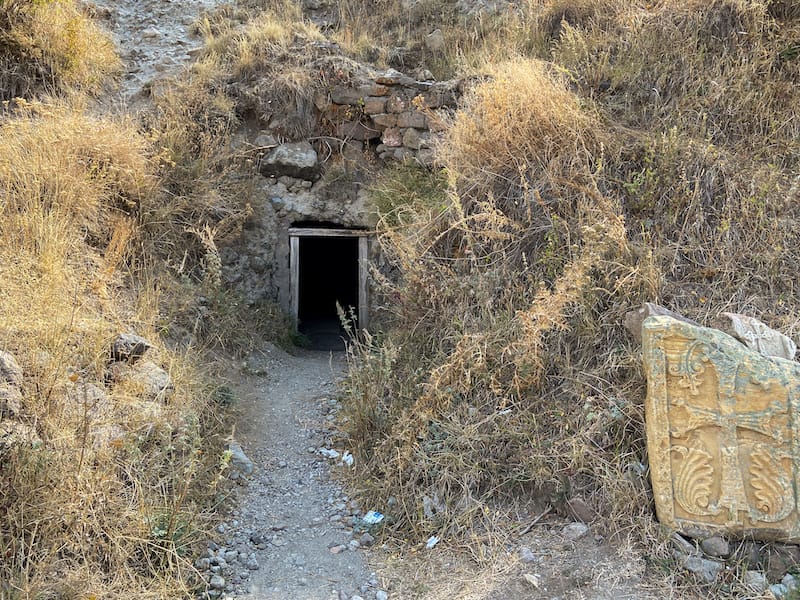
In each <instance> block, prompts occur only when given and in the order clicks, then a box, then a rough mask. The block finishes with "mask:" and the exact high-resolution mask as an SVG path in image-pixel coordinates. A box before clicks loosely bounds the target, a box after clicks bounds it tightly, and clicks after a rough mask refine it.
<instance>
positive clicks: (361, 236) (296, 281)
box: [289, 227, 372, 330]
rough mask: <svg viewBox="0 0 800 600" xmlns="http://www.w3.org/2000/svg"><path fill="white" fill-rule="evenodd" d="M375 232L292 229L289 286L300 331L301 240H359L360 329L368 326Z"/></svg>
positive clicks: (294, 316)
mask: <svg viewBox="0 0 800 600" xmlns="http://www.w3.org/2000/svg"><path fill="white" fill-rule="evenodd" d="M371 236H372V232H370V231H365V230H360V229H326V228H321V227H290V228H289V287H290V294H291V304H290V311H291V316H292V322H293V323H294V328H295V330H297V321H298V315H299V313H300V238H303V237H346V238H358V324H357V325H358V328H359V329H366V328H367V327H368V326H369V285H368V282H369V239H370V237H371Z"/></svg>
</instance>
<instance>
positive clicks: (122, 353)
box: [111, 333, 153, 365]
mask: <svg viewBox="0 0 800 600" xmlns="http://www.w3.org/2000/svg"><path fill="white" fill-rule="evenodd" d="M152 347H153V344H151V343H150V342H149V341H148V340H146V339H145V338H143V337H141V336H138V335H136V334H135V333H120V334H119V335H118V336H117V337H116V339H115V340H114V341H113V342H111V359H112V360H115V361H118V362H120V361H121V362H126V363H128V364H130V365H132V364H134V363H135V362H136V361H138V360H139V359H140V358H142V356H144V354H145V352H147V351H148V350H150V349H151V348H152Z"/></svg>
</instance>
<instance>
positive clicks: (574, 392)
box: [343, 0, 800, 593]
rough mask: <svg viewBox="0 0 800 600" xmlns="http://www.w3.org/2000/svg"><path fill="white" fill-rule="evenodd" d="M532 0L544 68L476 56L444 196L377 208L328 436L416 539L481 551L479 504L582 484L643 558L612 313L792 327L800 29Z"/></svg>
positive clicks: (578, 492)
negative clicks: (339, 409)
mask: <svg viewBox="0 0 800 600" xmlns="http://www.w3.org/2000/svg"><path fill="white" fill-rule="evenodd" d="M528 8H529V9H530V10H531V12H530V13H529V19H530V20H529V21H528V22H529V23H530V24H531V30H530V31H529V33H528V36H529V40H530V42H531V43H530V46H529V51H530V52H532V53H533V54H534V55H535V56H538V57H541V58H544V59H546V60H545V61H541V60H536V59H516V60H513V61H511V62H510V63H505V64H503V65H500V66H497V65H495V66H494V67H492V66H491V64H490V63H489V62H488V61H487V62H486V64H487V65H489V66H484V67H483V69H482V71H481V72H482V73H483V74H484V75H486V77H485V78H484V79H483V81H482V82H481V83H479V84H478V85H477V87H475V89H474V90H473V91H472V92H471V93H469V94H468V95H467V97H466V98H465V100H464V103H463V106H462V109H461V110H460V111H459V113H458V114H457V116H456V118H455V122H454V123H453V126H452V128H451V130H450V131H449V132H448V133H447V136H446V139H445V141H444V142H443V144H442V146H441V147H440V148H439V156H440V160H441V165H440V166H441V167H442V168H443V172H444V173H445V174H446V176H447V179H448V181H449V186H448V189H447V191H446V192H445V193H443V194H441V196H440V197H439V198H438V199H435V200H434V201H433V202H426V203H424V204H423V205H422V206H421V207H420V208H419V209H416V208H415V207H417V206H420V204H419V202H418V201H416V200H415V199H414V198H411V200H410V201H408V202H406V198H407V197H409V196H408V195H407V194H406V195H403V196H401V197H400V198H398V201H397V207H398V210H402V215H403V219H402V220H398V219H396V218H384V219H383V220H382V222H381V225H380V227H379V233H380V241H381V243H382V247H383V250H384V252H385V255H386V256H387V257H388V260H389V263H390V265H391V267H392V268H393V270H394V271H393V272H391V273H389V274H388V276H387V273H376V278H377V280H378V282H379V285H380V287H381V291H382V308H383V309H384V311H385V314H386V321H387V330H386V331H385V332H384V333H382V334H381V335H380V336H377V337H371V336H366V338H365V340H363V341H361V342H358V343H354V347H353V350H352V355H351V361H352V362H351V368H350V374H349V379H348V381H347V383H346V386H345V389H344V393H345V396H346V404H347V406H348V409H347V420H346V421H345V424H344V430H343V436H344V440H343V443H344V444H347V445H348V447H353V448H354V449H355V450H356V453H357V460H356V465H358V467H357V470H356V474H355V477H354V484H353V485H354V486H356V487H357V488H358V489H360V491H361V493H362V494H363V495H364V497H365V499H366V502H367V503H368V504H369V505H370V506H376V507H378V508H383V509H385V510H386V511H387V512H388V513H389V514H390V515H391V517H392V518H393V519H395V524H396V531H400V532H405V533H406V534H407V533H409V532H412V533H413V535H414V536H415V539H418V538H419V537H421V536H427V535H431V534H436V535H439V536H441V537H444V538H446V539H451V540H457V541H458V542H465V543H467V545H469V547H471V548H477V547H479V545H480V544H481V543H484V542H487V543H488V541H489V540H490V539H491V538H492V536H493V535H497V534H496V533H494V534H493V533H492V532H491V530H490V525H487V519H486V515H488V514H495V512H494V510H495V509H496V508H497V507H500V508H502V507H504V506H505V507H507V506H509V505H510V504H513V503H514V502H515V501H516V499H519V498H526V497H533V498H537V499H538V500H539V501H540V502H542V503H549V504H551V505H552V506H554V507H556V509H557V510H561V511H563V512H564V513H565V514H568V511H569V509H568V507H567V501H568V500H569V499H570V498H572V497H575V496H578V497H580V498H582V499H583V500H585V501H587V502H588V503H589V504H590V505H591V506H592V507H593V509H594V510H595V511H596V513H597V515H598V519H599V522H598V525H597V526H598V527H600V528H601V529H603V530H605V531H606V532H607V533H609V534H615V535H620V536H622V537H630V539H633V540H635V541H636V542H638V543H640V544H642V545H643V546H644V547H647V548H648V550H647V551H648V552H650V553H651V554H655V555H658V553H659V552H660V550H659V547H660V546H659V544H658V543H657V542H658V541H659V540H660V534H659V532H658V530H657V524H656V522H655V519H654V515H653V512H652V508H651V500H650V493H649V491H648V484H647V478H646V471H645V468H646V464H647V456H646V450H645V442H644V429H643V412H642V405H643V399H644V394H645V382H644V378H643V374H642V371H641V367H640V360H641V359H640V354H639V349H638V348H637V347H636V346H635V345H634V343H633V342H632V340H631V339H630V338H629V337H628V334H627V332H626V331H625V330H624V327H623V317H624V314H625V312H626V311H627V310H630V309H631V308H633V307H635V306H637V305H639V304H640V303H641V302H643V301H655V302H660V303H663V304H666V305H667V306H669V307H671V308H673V309H676V310H678V311H680V312H683V313H684V314H686V315H687V316H690V317H692V318H694V319H696V320H698V321H700V322H705V323H710V322H711V320H712V318H713V317H714V316H715V315H716V314H717V313H718V312H719V311H722V310H732V311H740V312H746V313H748V314H753V315H755V316H757V317H759V318H761V319H763V320H765V321H766V322H768V323H770V324H772V325H773V326H775V327H777V328H779V329H781V330H783V331H785V332H787V333H788V334H790V335H796V334H797V332H798V323H800V322H799V321H798V319H797V317H796V315H797V313H798V310H799V309H800V295H798V291H797V288H796V285H795V284H794V281H793V277H792V273H793V272H794V271H795V270H796V267H797V261H796V258H795V257H794V256H793V251H792V248H795V247H797V244H798V242H800V226H799V225H798V223H800V202H798V189H799V188H798V179H797V174H796V172H795V170H794V169H795V165H796V150H797V146H796V141H797V136H796V134H795V132H794V125H795V122H794V121H795V120H794V119H793V118H792V117H791V112H792V108H790V107H791V106H792V105H793V104H796V98H795V94H796V90H795V87H796V86H794V87H793V86H792V85H791V84H790V82H791V81H792V80H793V79H794V77H795V76H794V70H795V69H796V68H797V62H796V61H794V59H791V60H788V61H787V59H786V57H787V56H788V55H787V54H786V53H784V54H783V57H784V58H781V52H782V51H783V49H784V48H786V47H787V44H788V43H789V40H790V39H792V36H795V35H796V27H797V23H796V22H795V21H794V20H781V19H786V18H787V17H786V16H785V13H784V12H783V9H780V10H778V8H777V6H774V5H772V4H770V3H763V2H756V1H749V2H748V1H744V0H742V1H733V0H731V1H719V2H711V3H705V2H703V3H699V2H698V3H679V2H660V3H655V4H654V3H647V4H645V3H635V2H634V3H623V2H616V3H614V2H599V1H597V2H593V1H587V2H576V3H565V2H558V1H555V0H547V1H542V2H532V3H530V4H529V7H528ZM686 48H690V49H691V51H690V52H687V51H686ZM398 177H399V178H400V179H399V180H398V179H397V178H398ZM405 180H406V177H405V176H403V174H402V172H400V173H398V172H391V173H389V174H388V175H387V177H386V179H385V180H383V181H382V182H381V183H379V184H378V186H377V187H378V189H379V196H380V197H381V198H385V197H386V194H385V192H384V191H383V190H385V189H386V188H388V189H392V190H397V191H398V192H399V193H401V194H402V190H403V189H404V188H405V187H407V186H406V184H405V183H406V182H405ZM436 207H440V208H438V209H437V208H436ZM393 210H394V207H393V206H391V205H390V206H389V207H388V209H385V212H387V213H388V214H390V215H391V214H393V213H392V211H393ZM386 490H392V492H391V493H392V495H394V496H395V497H396V500H397V502H396V503H395V504H394V505H393V506H388V505H387V504H386ZM431 507H433V509H431ZM422 539H424V537H422ZM654 542H656V543H654ZM662 558H663V557H662ZM720 593H722V592H720Z"/></svg>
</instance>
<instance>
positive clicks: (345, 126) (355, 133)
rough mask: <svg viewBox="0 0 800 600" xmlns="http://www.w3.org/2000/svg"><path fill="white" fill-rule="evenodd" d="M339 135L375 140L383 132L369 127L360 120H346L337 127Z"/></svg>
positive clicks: (362, 139)
mask: <svg viewBox="0 0 800 600" xmlns="http://www.w3.org/2000/svg"><path fill="white" fill-rule="evenodd" d="M337 132H338V134H339V137H341V138H345V139H354V140H359V141H362V142H363V141H366V140H373V139H375V138H379V137H380V136H381V132H380V131H379V130H377V129H373V128H372V127H367V126H366V125H364V124H363V123H360V122H358V121H345V122H344V123H340V124H339V127H338V128H337Z"/></svg>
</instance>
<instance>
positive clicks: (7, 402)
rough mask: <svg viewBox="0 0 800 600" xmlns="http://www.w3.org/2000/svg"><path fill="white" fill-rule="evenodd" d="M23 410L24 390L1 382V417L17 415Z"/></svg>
mask: <svg viewBox="0 0 800 600" xmlns="http://www.w3.org/2000/svg"><path fill="white" fill-rule="evenodd" d="M21 412H22V392H21V391H20V390H19V388H17V387H15V386H13V385H10V384H8V383H2V382H0V417H4V416H5V417H15V416H17V415H19V414H20V413H21Z"/></svg>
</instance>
